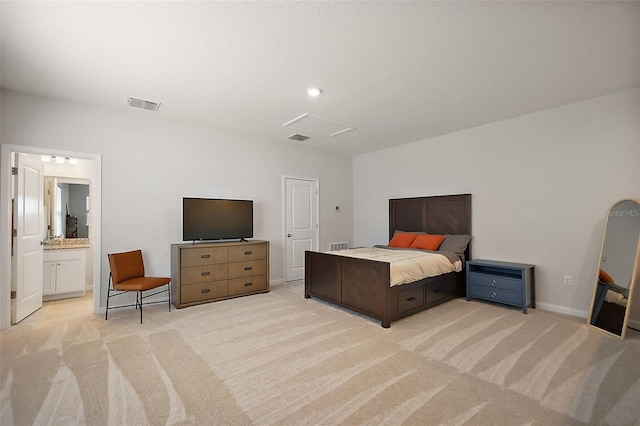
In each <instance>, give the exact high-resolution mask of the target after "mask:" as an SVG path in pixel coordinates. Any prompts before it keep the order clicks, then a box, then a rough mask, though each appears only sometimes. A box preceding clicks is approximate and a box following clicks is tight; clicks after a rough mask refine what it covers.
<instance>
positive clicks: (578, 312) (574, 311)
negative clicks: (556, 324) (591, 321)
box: [536, 302, 589, 319]
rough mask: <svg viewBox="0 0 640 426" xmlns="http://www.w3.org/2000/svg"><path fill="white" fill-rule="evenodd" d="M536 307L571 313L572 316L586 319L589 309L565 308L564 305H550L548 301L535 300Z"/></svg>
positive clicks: (565, 313)
mask: <svg viewBox="0 0 640 426" xmlns="http://www.w3.org/2000/svg"><path fill="white" fill-rule="evenodd" d="M536 308H538V309H542V310H543V311H549V312H555V313H558V314H563V315H571V316H572V317H578V318H584V319H587V318H588V317H589V311H581V310H578V309H571V308H567V307H566V306H559V305H552V304H550V303H539V302H536Z"/></svg>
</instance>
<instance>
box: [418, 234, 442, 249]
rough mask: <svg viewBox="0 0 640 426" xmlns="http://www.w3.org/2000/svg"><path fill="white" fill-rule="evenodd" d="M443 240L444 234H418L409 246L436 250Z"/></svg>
mask: <svg viewBox="0 0 640 426" xmlns="http://www.w3.org/2000/svg"><path fill="white" fill-rule="evenodd" d="M443 241H444V235H432V234H425V235H418V236H417V237H416V239H415V240H414V241H413V243H411V245H410V246H409V248H415V249H422V250H438V247H440V244H442V242H443Z"/></svg>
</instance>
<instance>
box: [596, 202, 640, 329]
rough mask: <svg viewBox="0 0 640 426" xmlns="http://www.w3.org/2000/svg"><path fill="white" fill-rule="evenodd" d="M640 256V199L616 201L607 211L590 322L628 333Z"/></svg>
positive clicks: (597, 325)
mask: <svg viewBox="0 0 640 426" xmlns="http://www.w3.org/2000/svg"><path fill="white" fill-rule="evenodd" d="M639 256H640V200H634V199H626V200H621V201H618V202H617V203H615V204H614V205H613V206H612V207H611V208H610V209H609V211H608V212H607V217H606V221H605V230H604V237H603V240H602V248H601V251H600V261H599V265H598V270H597V274H596V275H597V277H596V282H595V288H594V290H593V298H592V301H591V309H590V311H589V319H588V324H589V325H591V326H592V327H596V328H598V329H600V330H604V331H606V332H608V333H611V334H614V335H616V336H619V337H621V338H624V337H625V334H626V331H627V322H628V320H629V312H630V308H631V300H632V298H633V291H634V287H635V283H636V281H637V278H638V267H639V263H640V262H639Z"/></svg>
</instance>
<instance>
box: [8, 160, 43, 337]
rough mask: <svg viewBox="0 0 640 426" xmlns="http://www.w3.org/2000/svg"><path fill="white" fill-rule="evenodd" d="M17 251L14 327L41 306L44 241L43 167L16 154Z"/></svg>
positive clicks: (13, 279)
mask: <svg viewBox="0 0 640 426" xmlns="http://www.w3.org/2000/svg"><path fill="white" fill-rule="evenodd" d="M15 164H16V169H17V174H16V176H15V179H14V182H15V191H14V194H15V202H14V207H13V217H14V229H15V231H14V235H15V236H14V250H13V257H12V260H11V269H12V274H11V277H12V278H11V280H12V283H13V284H15V286H13V288H14V289H15V304H14V306H13V315H12V318H11V322H12V323H14V324H15V323H17V322H19V321H22V320H23V319H24V318H26V317H27V316H29V315H30V314H32V313H33V312H35V311H37V310H38V309H40V307H41V306H42V271H43V269H42V267H43V266H42V239H43V232H44V192H43V185H44V165H43V164H42V162H41V161H39V160H37V159H32V158H29V157H27V155H25V154H21V153H18V154H16V163H15Z"/></svg>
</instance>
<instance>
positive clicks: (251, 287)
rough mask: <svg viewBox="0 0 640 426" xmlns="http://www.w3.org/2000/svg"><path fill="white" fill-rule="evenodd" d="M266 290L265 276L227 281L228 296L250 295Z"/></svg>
mask: <svg viewBox="0 0 640 426" xmlns="http://www.w3.org/2000/svg"><path fill="white" fill-rule="evenodd" d="M266 289H267V276H266V275H254V276H251V277H245V278H237V279H235V280H229V296H233V295H237V294H243V293H251V292H254V291H261V290H266Z"/></svg>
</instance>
